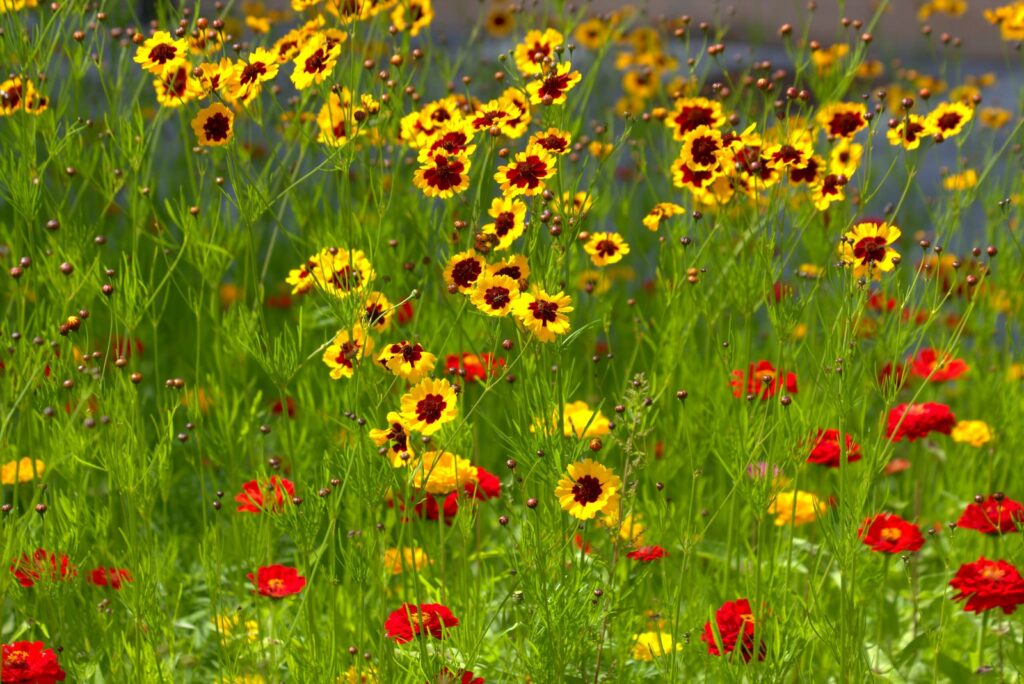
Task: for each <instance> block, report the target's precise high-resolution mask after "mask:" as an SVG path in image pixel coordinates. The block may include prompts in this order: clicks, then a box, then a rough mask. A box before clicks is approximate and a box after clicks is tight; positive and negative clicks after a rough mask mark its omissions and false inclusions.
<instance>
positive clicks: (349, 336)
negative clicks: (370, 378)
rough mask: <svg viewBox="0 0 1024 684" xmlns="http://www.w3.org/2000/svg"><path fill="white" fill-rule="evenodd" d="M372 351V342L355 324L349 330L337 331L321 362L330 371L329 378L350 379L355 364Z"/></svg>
mask: <svg viewBox="0 0 1024 684" xmlns="http://www.w3.org/2000/svg"><path fill="white" fill-rule="evenodd" d="M371 351H373V340H372V339H371V338H369V337H367V336H366V332H365V331H364V330H363V326H362V325H360V324H358V323H357V324H355V325H354V326H352V329H351V330H339V331H338V333H337V334H336V335H335V336H334V340H333V341H332V342H331V344H329V345H328V346H327V349H325V350H324V355H323V362H324V363H325V364H326V365H327V367H328V368H330V369H331V378H333V379H334V380H341V379H342V378H351V377H352V373H353V372H354V371H355V364H357V363H359V362H360V361H361V360H362V359H363V357H364V356H365V355H366V354H369V353H370V352H371Z"/></svg>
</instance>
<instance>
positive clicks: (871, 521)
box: [857, 513, 924, 553]
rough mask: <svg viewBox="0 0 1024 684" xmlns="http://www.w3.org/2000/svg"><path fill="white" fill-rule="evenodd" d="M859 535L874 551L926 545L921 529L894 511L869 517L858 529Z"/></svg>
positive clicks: (896, 550)
mask: <svg viewBox="0 0 1024 684" xmlns="http://www.w3.org/2000/svg"><path fill="white" fill-rule="evenodd" d="M857 536H858V537H860V539H861V541H863V542H864V543H865V544H867V545H868V546H870V547H871V550H872V551H881V552H883V553H902V552H904V551H917V550H918V549H920V548H921V547H922V546H923V545H924V537H922V536H921V529H920V528H919V527H918V526H917V525H915V524H914V523H912V522H907V521H906V520H904V519H903V518H901V517H900V516H898V515H896V514H894V513H879V514H878V515H876V516H875V517H873V518H868V519H867V520H865V521H864V524H863V525H861V526H860V529H859V530H857Z"/></svg>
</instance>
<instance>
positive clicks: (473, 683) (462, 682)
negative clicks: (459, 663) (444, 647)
mask: <svg viewBox="0 0 1024 684" xmlns="http://www.w3.org/2000/svg"><path fill="white" fill-rule="evenodd" d="M428 684H430V683H429V682H428ZM433 684H484V678H483V677H475V676H473V673H472V672H470V671H469V670H463V671H462V674H455V673H454V672H452V671H451V670H449V669H448V668H447V667H444V668H441V671H440V672H438V673H437V678H436V679H435V680H434V682H433Z"/></svg>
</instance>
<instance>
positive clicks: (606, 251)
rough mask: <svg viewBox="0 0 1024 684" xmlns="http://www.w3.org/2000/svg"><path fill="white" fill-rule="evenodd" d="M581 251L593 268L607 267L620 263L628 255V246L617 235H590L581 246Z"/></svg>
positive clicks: (600, 233)
mask: <svg viewBox="0 0 1024 684" xmlns="http://www.w3.org/2000/svg"><path fill="white" fill-rule="evenodd" d="M583 251H585V252H586V253H587V254H589V255H590V260H591V261H592V262H593V263H594V265H595V266H607V265H608V264H614V263H617V262H619V261H622V257H623V256H625V255H626V254H629V245H628V244H627V243H626V241H625V240H623V239H622V236H621V235H619V234H618V233H604V232H598V233H591V234H590V237H588V238H587V241H586V242H585V243H584V244H583Z"/></svg>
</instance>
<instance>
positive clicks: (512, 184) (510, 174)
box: [494, 145, 555, 197]
mask: <svg viewBox="0 0 1024 684" xmlns="http://www.w3.org/2000/svg"><path fill="white" fill-rule="evenodd" d="M553 175H555V158H554V157H553V156H552V155H551V153H550V152H548V151H547V150H546V149H544V148H543V147H540V146H539V145H534V146H532V147H527V148H526V149H525V150H524V151H522V152H518V153H516V155H515V157H513V158H512V161H511V162H509V163H508V164H505V165H504V166H500V167H498V172H497V173H496V174H494V180H495V181H497V182H498V184H499V185H500V186H501V191H502V193H504V194H505V196H506V197H516V196H518V195H526V196H527V197H533V196H534V195H538V194H540V193H541V192H543V191H544V189H545V186H544V181H545V180H547V179H548V178H550V177H551V176H553Z"/></svg>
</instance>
